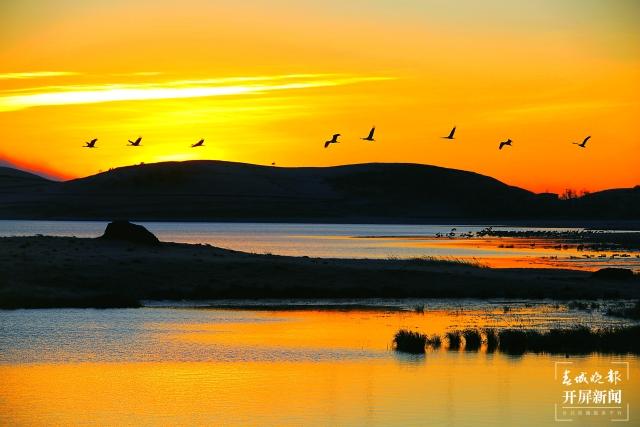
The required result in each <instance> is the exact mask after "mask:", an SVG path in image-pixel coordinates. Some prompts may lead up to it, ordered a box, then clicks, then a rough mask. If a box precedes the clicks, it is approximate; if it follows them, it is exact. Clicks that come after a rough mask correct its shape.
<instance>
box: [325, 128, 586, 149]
mask: <svg viewBox="0 0 640 427" xmlns="http://www.w3.org/2000/svg"><path fill="white" fill-rule="evenodd" d="M375 131H376V127H375V126H374V127H372V128H371V130H370V131H369V135H368V136H366V137H364V138H360V139H362V140H365V141H375V139H373V134H374V133H375ZM455 134H456V126H454V127H453V129H451V132H449V135H447V136H443V137H442V138H444V139H455ZM339 136H340V134H339V133H336V134H334V135H333V137H332V138H331V139H330V140H328V141H325V142H324V148H328V147H329V146H330V145H331V144H337V143H339V142H340V141H338V137H339ZM589 138H591V136H588V137H586V138H585V139H584V140H583V141H582V142H580V143H578V142H574V143H573V144H575V145H577V146H578V147H580V148H586V147H587V141H588V140H589ZM512 142H513V141H512V140H511V139H507V140H506V141H502V142H500V144H499V145H498V150H502V148H503V147H504V146H506V145H508V146H509V147H511V146H512V145H511V143H512Z"/></svg>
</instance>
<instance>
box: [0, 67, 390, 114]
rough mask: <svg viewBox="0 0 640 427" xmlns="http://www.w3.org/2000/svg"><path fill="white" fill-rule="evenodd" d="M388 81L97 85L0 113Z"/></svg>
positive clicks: (338, 78)
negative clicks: (49, 107)
mask: <svg viewBox="0 0 640 427" xmlns="http://www.w3.org/2000/svg"><path fill="white" fill-rule="evenodd" d="M390 79H392V78H391V77H375V76H369V77H367V76H349V75H334V74H290V75H278V76H255V77H228V78H221V79H205V80H178V81H171V82H165V83H137V84H99V85H86V86H78V85H75V86H56V87H49V88H33V89H32V90H31V92H30V91H29V89H26V90H21V93H20V94H19V95H16V94H15V92H13V93H14V94H9V93H11V92H10V91H7V92H4V95H1V94H0V112H3V111H4V112H6V111H16V110H22V109H25V108H31V107H38V106H52V105H73V104H94V103H103V102H115V101H147V100H158V99H180V98H201V97H213V96H232V95H250V94H262V93H266V92H272V91H284V90H297V89H310V88H319V87H331V86H341V85H348V84H354V83H362V82H370V81H382V80H390Z"/></svg>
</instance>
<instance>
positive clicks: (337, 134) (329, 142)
mask: <svg viewBox="0 0 640 427" xmlns="http://www.w3.org/2000/svg"><path fill="white" fill-rule="evenodd" d="M339 136H340V134H339V133H336V134H334V135H333V138H331V139H330V140H329V141H325V142H324V148H327V147H328V146H329V144H339V143H340V141H338V137H339Z"/></svg>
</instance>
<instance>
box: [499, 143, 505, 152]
mask: <svg viewBox="0 0 640 427" xmlns="http://www.w3.org/2000/svg"><path fill="white" fill-rule="evenodd" d="M504 144H506V143H505V142H501V143H500V146H499V147H498V150H502V147H504Z"/></svg>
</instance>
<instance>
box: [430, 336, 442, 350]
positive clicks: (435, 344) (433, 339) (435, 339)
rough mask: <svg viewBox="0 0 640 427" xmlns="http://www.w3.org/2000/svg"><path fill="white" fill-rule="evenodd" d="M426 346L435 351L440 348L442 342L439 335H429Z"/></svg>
mask: <svg viewBox="0 0 640 427" xmlns="http://www.w3.org/2000/svg"><path fill="white" fill-rule="evenodd" d="M427 345H429V346H430V347H432V348H434V349H436V348H440V346H441V345H442V340H441V339H440V335H431V336H430V337H429V339H427Z"/></svg>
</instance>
